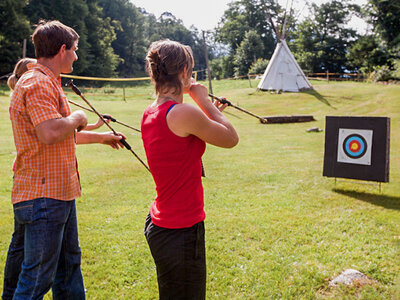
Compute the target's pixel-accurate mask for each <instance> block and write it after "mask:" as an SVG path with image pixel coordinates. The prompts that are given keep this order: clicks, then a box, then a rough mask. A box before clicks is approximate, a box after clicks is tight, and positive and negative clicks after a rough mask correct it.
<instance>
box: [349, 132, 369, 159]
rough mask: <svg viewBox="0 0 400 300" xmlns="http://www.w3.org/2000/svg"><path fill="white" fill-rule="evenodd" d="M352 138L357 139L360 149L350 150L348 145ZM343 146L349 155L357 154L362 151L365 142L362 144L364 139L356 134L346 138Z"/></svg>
mask: <svg viewBox="0 0 400 300" xmlns="http://www.w3.org/2000/svg"><path fill="white" fill-rule="evenodd" d="M354 140H356V141H358V142H359V143H360V150H358V151H357V152H353V151H351V150H350V147H349V146H350V143H351V142H352V141H354ZM345 147H346V152H347V154H348V155H350V156H359V155H360V154H361V153H363V152H364V148H365V144H364V141H363V140H362V139H360V138H359V137H358V136H353V137H351V138H349V139H348V140H347V142H346V145H345Z"/></svg>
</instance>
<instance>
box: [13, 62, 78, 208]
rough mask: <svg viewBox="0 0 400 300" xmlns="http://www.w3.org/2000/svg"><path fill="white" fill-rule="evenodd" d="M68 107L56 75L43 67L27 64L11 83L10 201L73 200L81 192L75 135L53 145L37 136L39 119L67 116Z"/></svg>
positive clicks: (59, 79)
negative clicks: (12, 170)
mask: <svg viewBox="0 0 400 300" xmlns="http://www.w3.org/2000/svg"><path fill="white" fill-rule="evenodd" d="M70 114H71V108H70V106H69V104H68V100H67V97H66V96H65V94H64V91H63V89H62V87H61V78H56V77H55V75H54V74H53V72H52V71H51V70H50V69H48V68H47V67H45V66H43V65H41V64H39V63H37V64H30V65H28V71H27V72H25V73H24V74H23V75H22V76H21V78H20V79H19V80H18V83H17V85H16V87H15V90H14V92H13V94H12V98H11V104H10V119H11V123H12V128H13V134H14V142H15V147H16V149H17V158H16V163H15V173H14V181H13V189H12V195H11V199H12V203H13V204H15V203H18V202H21V201H27V200H32V199H36V198H42V197H46V198H53V199H57V200H73V199H75V198H77V197H79V196H80V195H81V188H80V183H79V174H78V168H77V161H76V156H75V136H74V135H73V134H72V135H70V136H69V137H68V138H66V139H65V140H63V141H61V142H58V143H56V144H53V145H46V144H43V143H42V142H41V141H40V140H39V139H38V137H37V135H36V132H35V126H36V125H38V124H39V123H41V122H43V121H46V120H50V119H57V118H61V117H67V116H69V115H70Z"/></svg>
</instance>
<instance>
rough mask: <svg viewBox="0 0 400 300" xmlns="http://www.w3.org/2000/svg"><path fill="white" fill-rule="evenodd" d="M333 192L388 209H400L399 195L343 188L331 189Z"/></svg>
mask: <svg viewBox="0 0 400 300" xmlns="http://www.w3.org/2000/svg"><path fill="white" fill-rule="evenodd" d="M333 192H335V193H338V194H342V195H345V196H349V197H352V198H355V199H358V200H361V201H364V202H368V203H371V204H373V205H378V206H382V207H385V208H388V209H395V210H400V197H395V196H387V195H379V194H371V193H363V192H356V191H349V190H343V189H333Z"/></svg>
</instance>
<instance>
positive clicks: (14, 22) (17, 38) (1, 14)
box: [0, 0, 31, 74]
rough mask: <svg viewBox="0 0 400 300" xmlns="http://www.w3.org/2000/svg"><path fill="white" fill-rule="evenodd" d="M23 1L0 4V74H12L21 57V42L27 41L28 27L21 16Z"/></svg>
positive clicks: (25, 19) (2, 2) (10, 0)
mask: <svg viewBox="0 0 400 300" xmlns="http://www.w3.org/2000/svg"><path fill="white" fill-rule="evenodd" d="M25 5H26V1H24V0H3V1H1V2H0V23H1V31H0V74H7V73H9V72H12V70H13V69H14V66H15V63H16V62H17V60H18V58H21V57H22V46H23V40H24V39H27V41H29V34H30V31H31V30H30V26H29V22H28V20H27V18H26V17H25V16H24V14H23V8H24V7H25Z"/></svg>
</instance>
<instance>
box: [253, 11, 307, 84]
mask: <svg viewBox="0 0 400 300" xmlns="http://www.w3.org/2000/svg"><path fill="white" fill-rule="evenodd" d="M267 15H268V18H269V20H270V22H271V25H272V28H273V30H274V31H275V34H276V37H277V41H278V43H277V45H276V48H275V51H274V53H273V54H272V57H271V60H270V61H269V63H268V66H267V68H266V70H265V72H264V75H263V77H262V78H261V80H260V82H259V84H258V86H257V89H259V90H263V91H265V90H276V91H287V92H299V91H302V90H309V89H312V88H313V87H312V85H311V83H310V82H309V81H308V79H307V77H306V76H305V75H304V73H303V71H302V70H301V68H300V66H299V64H298V63H297V61H296V59H295V58H294V56H293V54H292V52H290V50H289V47H288V45H287V44H286V41H285V37H286V36H285V35H286V32H285V27H286V18H285V21H284V25H283V28H282V33H281V34H279V32H278V31H277V30H276V27H275V25H274V22H273V21H272V19H271V16H270V15H269V14H268V12H267Z"/></svg>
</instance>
